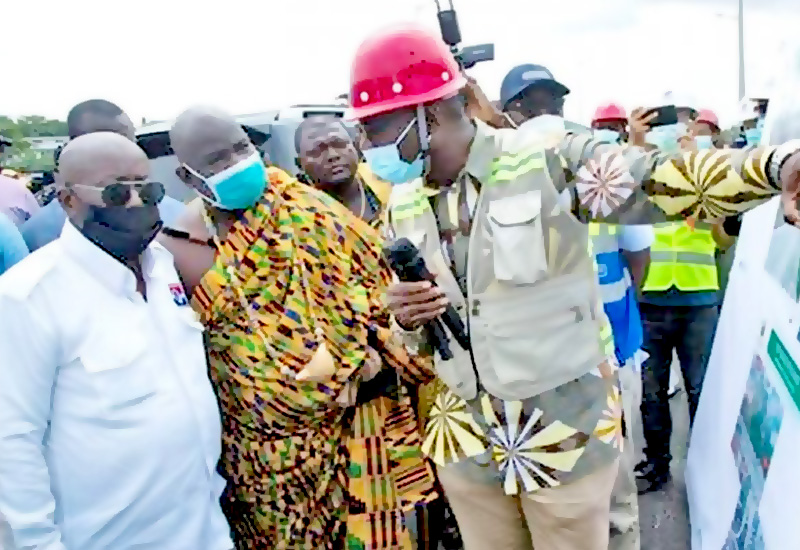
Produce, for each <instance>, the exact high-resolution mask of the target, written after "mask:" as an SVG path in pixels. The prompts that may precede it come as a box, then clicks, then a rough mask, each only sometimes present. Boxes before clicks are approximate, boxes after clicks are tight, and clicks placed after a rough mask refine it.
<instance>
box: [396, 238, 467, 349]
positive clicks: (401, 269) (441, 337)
mask: <svg viewBox="0 0 800 550" xmlns="http://www.w3.org/2000/svg"><path fill="white" fill-rule="evenodd" d="M383 253H384V255H385V256H386V258H387V260H388V261H389V265H391V266H392V270H394V272H395V273H397V276H398V277H399V278H400V280H401V281H403V282H408V283H415V282H419V281H431V282H433V279H434V277H433V274H432V273H431V272H430V271H429V270H428V267H427V266H426V265H425V260H424V259H423V258H422V255H421V254H420V253H419V250H417V247H416V246H414V243H412V242H411V241H409V240H408V239H398V240H397V241H395V242H394V243H392V244H391V245H389V246H387V247H386V248H385V249H384V251H383ZM442 322H444V325H445V326H446V327H447V328H448V329H450V333H451V334H452V335H453V338H455V339H456V342H458V345H459V346H461V348H462V349H465V350H469V349H470V345H469V336H467V331H466V328H465V327H464V323H462V322H461V317H459V315H458V313H456V310H455V309H454V308H453V306H447V309H446V310H445V311H444V313H442V315H441V316H440V317H439V318H438V319H434V320H433V321H431V322H429V323H427V325H426V329H427V330H428V342H430V344H431V345H432V346H433V347H435V348H436V351H438V352H439V355H440V356H441V358H442V359H444V360H447V359H452V358H453V353H452V352H451V351H450V339H449V338H448V337H447V333H446V332H445V330H444V328H443V327H442Z"/></svg>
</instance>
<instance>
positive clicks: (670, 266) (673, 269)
mask: <svg viewBox="0 0 800 550" xmlns="http://www.w3.org/2000/svg"><path fill="white" fill-rule="evenodd" d="M653 231H654V234H655V240H654V242H653V246H652V247H650V269H649V271H648V274H647V280H646V281H645V284H644V288H643V290H645V291H663V290H668V289H670V288H671V287H673V286H674V287H675V288H677V289H678V290H683V291H687V292H692V291H700V290H718V289H719V280H718V279H717V262H716V259H715V258H714V253H715V251H716V248H717V246H716V244H715V243H714V237H713V236H712V234H711V230H710V229H706V228H701V227H695V228H692V227H690V226H689V225H688V224H687V223H686V222H668V223H664V224H658V225H656V226H655V227H654V228H653Z"/></svg>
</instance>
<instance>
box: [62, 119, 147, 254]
mask: <svg viewBox="0 0 800 550" xmlns="http://www.w3.org/2000/svg"><path fill="white" fill-rule="evenodd" d="M59 162H60V168H59V174H58V176H57V179H58V184H59V189H58V198H59V201H61V204H62V205H63V207H64V210H65V211H66V213H67V216H68V217H69V219H70V220H71V221H72V223H73V224H74V225H75V227H78V228H82V230H83V231H91V229H90V228H91V227H95V226H93V225H92V223H94V222H93V220H94V221H96V220H95V218H94V217H93V216H95V215H96V213H97V212H98V211H101V210H103V209H104V208H105V207H109V206H124V207H126V208H127V207H136V206H141V205H142V197H143V195H142V191H141V190H140V189H139V190H138V191H137V192H136V193H130V194H129V195H128V196H124V195H123V197H124V198H122V200H123V201H124V204H117V202H116V201H118V200H120V199H119V198H116V199H115V198H114V197H120V196H121V195H120V193H119V192H118V191H119V190H120V189H130V186H131V185H136V184H144V183H145V182H146V181H147V179H148V177H149V174H150V164H149V161H148V160H147V155H145V153H144V151H142V150H141V149H140V148H139V146H138V145H136V143H134V142H133V141H131V140H129V139H128V138H126V137H124V136H121V135H119V134H116V133H113V132H96V133H91V134H85V135H83V136H80V137H77V138H75V139H73V140H72V141H70V142H69V143H68V144H67V145H66V147H64V150H63V151H62V152H61V157H60V158H59ZM155 200H156V201H157V200H158V199H155ZM139 210H141V211H142V212H144V213H146V214H147V216H146V218H147V219H145V220H144V223H145V224H146V225H147V227H148V228H150V229H152V227H154V225H153V224H155V223H156V222H157V221H158V210H157V208H156V205H155V203H153V204H150V205H148V206H146V207H143V208H141V209H139ZM136 219H137V220H138V219H140V218H136ZM141 219H144V218H141ZM87 220H88V221H87ZM148 230H149V229H148ZM87 235H88V233H87ZM92 235H93V236H92V237H90V240H95V242H98V241H96V238H99V237H98V236H97V235H95V234H94V233H93V234H92ZM101 247H104V248H106V249H107V250H108V247H106V246H105V245H103V243H101Z"/></svg>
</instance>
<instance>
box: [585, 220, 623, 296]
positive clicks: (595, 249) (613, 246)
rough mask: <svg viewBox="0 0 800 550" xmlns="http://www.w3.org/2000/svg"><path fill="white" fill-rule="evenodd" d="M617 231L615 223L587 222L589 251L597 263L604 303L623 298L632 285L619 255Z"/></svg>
mask: <svg viewBox="0 0 800 550" xmlns="http://www.w3.org/2000/svg"><path fill="white" fill-rule="evenodd" d="M618 233H619V228H618V227H617V226H615V225H608V224H600V223H590V224H589V243H590V252H591V253H592V254H593V256H594V258H595V262H596V263H597V268H598V276H599V281H600V294H601V295H602V297H603V303H605V304H611V303H613V302H618V301H620V300H624V299H625V297H626V294H627V292H628V289H629V288H630V287H631V286H632V285H633V282H632V281H631V277H630V274H629V273H628V270H627V269H626V268H625V264H624V263H623V261H622V256H621V255H620V250H619V241H618V240H617V234H618Z"/></svg>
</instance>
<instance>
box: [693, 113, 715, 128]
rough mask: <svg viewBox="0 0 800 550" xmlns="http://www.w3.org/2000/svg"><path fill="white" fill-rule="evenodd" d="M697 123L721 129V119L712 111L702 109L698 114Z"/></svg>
mask: <svg viewBox="0 0 800 550" xmlns="http://www.w3.org/2000/svg"><path fill="white" fill-rule="evenodd" d="M695 122H705V123H706V124H710V125H711V126H713V127H714V128H719V119H718V118H717V115H715V114H714V111H712V110H711V109H700V112H699V113H698V114H697V118H696V119H695Z"/></svg>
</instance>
